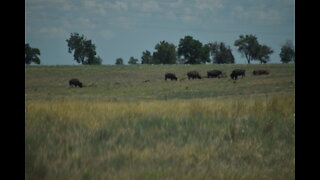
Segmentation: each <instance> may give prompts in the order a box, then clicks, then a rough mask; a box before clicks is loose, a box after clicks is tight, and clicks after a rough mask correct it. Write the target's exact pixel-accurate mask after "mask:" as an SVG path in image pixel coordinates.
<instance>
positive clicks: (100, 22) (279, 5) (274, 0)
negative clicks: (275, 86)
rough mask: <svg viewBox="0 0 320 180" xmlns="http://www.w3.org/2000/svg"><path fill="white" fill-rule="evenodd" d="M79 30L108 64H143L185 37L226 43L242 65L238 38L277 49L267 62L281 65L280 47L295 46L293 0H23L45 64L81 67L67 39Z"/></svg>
mask: <svg viewBox="0 0 320 180" xmlns="http://www.w3.org/2000/svg"><path fill="white" fill-rule="evenodd" d="M75 32H77V33H79V34H80V35H84V36H85V38H86V39H87V40H92V43H93V44H95V45H96V52H97V56H100V57H101V59H102V60H103V62H102V64H106V65H112V64H115V60H116V59H117V58H122V59H123V60H124V63H125V64H127V63H128V61H129V58H130V57H134V58H137V59H139V63H141V56H142V52H143V51H146V50H148V51H150V52H151V53H152V52H154V51H155V49H154V47H155V45H156V44H157V43H159V42H160V41H167V42H169V43H173V44H174V45H175V46H178V45H179V41H180V39H182V38H184V37H185V36H187V35H190V36H192V37H193V38H194V39H196V40H199V41H200V42H201V43H203V44H206V43H210V42H224V43H225V44H226V45H228V46H230V48H231V49H232V53H233V55H234V57H235V62H236V63H237V64H244V63H247V61H246V59H245V57H242V56H241V54H240V53H239V52H238V51H237V47H235V46H234V41H235V40H237V39H239V36H240V35H247V34H248V35H249V34H252V35H255V36H256V37H257V38H258V42H259V43H260V44H264V45H267V46H269V47H271V48H272V49H273V51H274V53H273V54H272V55H271V57H270V62H269V63H280V57H279V53H280V50H281V46H282V45H283V44H285V42H286V41H288V40H290V41H292V42H293V44H295V1H294V0H25V43H29V44H30V46H31V47H33V48H38V49H40V52H41V55H40V56H39V57H40V60H41V64H42V65H77V64H78V63H77V62H76V61H75V60H74V59H73V54H71V53H68V46H67V42H66V39H69V38H70V35H71V33H75ZM253 63H258V62H257V61H256V62H253Z"/></svg>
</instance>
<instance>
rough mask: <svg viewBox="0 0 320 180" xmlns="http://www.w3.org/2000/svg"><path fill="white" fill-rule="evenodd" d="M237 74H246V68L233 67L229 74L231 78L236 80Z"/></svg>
mask: <svg viewBox="0 0 320 180" xmlns="http://www.w3.org/2000/svg"><path fill="white" fill-rule="evenodd" d="M238 76H242V77H244V76H246V70H244V69H235V70H233V71H232V73H231V74H230V77H231V79H234V80H237V78H238Z"/></svg>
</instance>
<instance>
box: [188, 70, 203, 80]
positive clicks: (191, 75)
mask: <svg viewBox="0 0 320 180" xmlns="http://www.w3.org/2000/svg"><path fill="white" fill-rule="evenodd" d="M187 75H188V79H190V78H192V79H197V78H198V79H201V76H200V74H199V73H198V72H197V71H190V72H188V73H187Z"/></svg>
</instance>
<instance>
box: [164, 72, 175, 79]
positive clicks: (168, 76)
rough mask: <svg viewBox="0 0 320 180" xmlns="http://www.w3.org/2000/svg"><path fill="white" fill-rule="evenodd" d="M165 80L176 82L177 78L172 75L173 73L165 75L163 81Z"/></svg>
mask: <svg viewBox="0 0 320 180" xmlns="http://www.w3.org/2000/svg"><path fill="white" fill-rule="evenodd" d="M167 79H171V80H177V79H178V78H177V77H176V75H175V74H173V73H166V75H165V80H167Z"/></svg>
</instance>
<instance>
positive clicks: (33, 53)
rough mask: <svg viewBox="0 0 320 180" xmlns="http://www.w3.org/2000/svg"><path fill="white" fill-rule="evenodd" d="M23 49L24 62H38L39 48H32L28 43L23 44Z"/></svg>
mask: <svg viewBox="0 0 320 180" xmlns="http://www.w3.org/2000/svg"><path fill="white" fill-rule="evenodd" d="M24 47H25V49H24V57H25V64H31V63H32V62H34V63H36V64H40V59H39V57H38V55H39V56H40V50H39V49H38V48H32V47H31V46H30V45H29V44H28V43H27V44H25V46H24Z"/></svg>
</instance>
